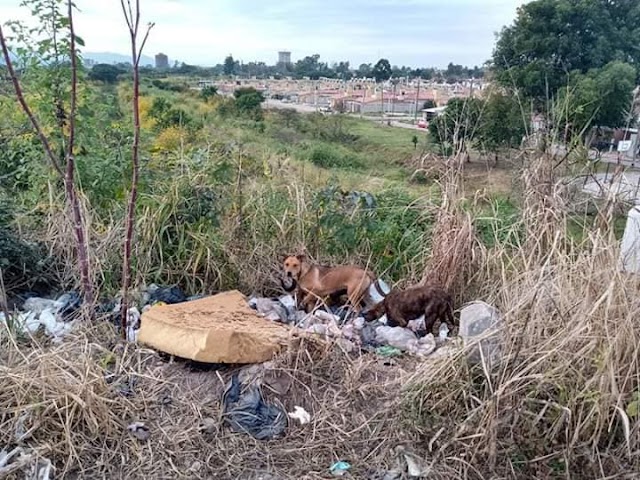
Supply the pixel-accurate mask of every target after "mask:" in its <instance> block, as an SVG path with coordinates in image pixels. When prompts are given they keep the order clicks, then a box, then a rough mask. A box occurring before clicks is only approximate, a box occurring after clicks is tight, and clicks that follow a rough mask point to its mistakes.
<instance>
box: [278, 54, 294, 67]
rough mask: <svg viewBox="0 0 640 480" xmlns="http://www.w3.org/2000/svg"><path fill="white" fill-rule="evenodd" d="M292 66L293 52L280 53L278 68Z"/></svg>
mask: <svg viewBox="0 0 640 480" xmlns="http://www.w3.org/2000/svg"><path fill="white" fill-rule="evenodd" d="M285 65H291V52H278V66H281V67H283V66H285Z"/></svg>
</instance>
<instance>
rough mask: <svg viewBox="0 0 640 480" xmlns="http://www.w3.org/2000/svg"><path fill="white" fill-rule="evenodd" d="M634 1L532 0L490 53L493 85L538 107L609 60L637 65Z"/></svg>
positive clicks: (639, 16) (638, 21)
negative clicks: (575, 76)
mask: <svg viewBox="0 0 640 480" xmlns="http://www.w3.org/2000/svg"><path fill="white" fill-rule="evenodd" d="M638 25H640V2H638V1H637V0H616V1H615V2H614V1H609V0H535V1H532V2H530V3H527V4H525V5H523V6H521V7H520V8H519V9H518V15H517V18H516V20H515V22H514V23H513V24H512V25H511V26H508V27H505V28H503V30H502V32H501V33H500V35H499V37H498V41H497V43H496V47H495V49H494V52H493V60H492V64H493V65H492V66H493V70H494V71H495V73H496V79H497V80H498V82H500V83H501V84H503V85H505V86H508V87H517V88H518V89H520V91H522V92H523V93H524V94H525V95H526V96H528V97H532V98H535V99H538V100H539V103H540V104H541V103H542V101H543V100H544V99H545V98H546V96H547V94H548V93H550V94H552V95H553V94H554V93H555V92H556V91H557V90H558V89H559V88H561V87H562V86H566V85H567V81H568V74H569V72H573V71H575V70H577V71H579V72H581V73H587V72H588V71H589V70H591V69H594V68H601V67H603V66H605V65H606V64H607V63H609V62H611V61H613V60H619V61H622V62H627V63H632V64H634V65H639V64H640V48H638V45H640V28H638Z"/></svg>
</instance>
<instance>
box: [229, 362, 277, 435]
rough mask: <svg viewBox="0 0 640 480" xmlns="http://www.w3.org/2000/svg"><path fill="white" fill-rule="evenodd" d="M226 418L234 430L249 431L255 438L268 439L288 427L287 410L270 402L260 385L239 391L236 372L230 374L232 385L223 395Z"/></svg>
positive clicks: (240, 387)
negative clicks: (265, 399) (264, 395)
mask: <svg viewBox="0 0 640 480" xmlns="http://www.w3.org/2000/svg"><path fill="white" fill-rule="evenodd" d="M222 406H223V409H224V410H223V411H224V417H225V422H226V423H227V424H228V425H229V426H230V427H231V430H232V431H234V432H244V433H248V434H249V435H251V436H252V437H254V438H255V439H257V440H268V439H271V438H274V437H277V436H278V435H280V434H282V432H284V430H285V428H287V412H286V411H284V409H282V408H281V407H279V406H277V405H269V404H267V403H265V401H264V399H263V398H262V392H260V389H259V388H258V387H257V386H255V385H252V386H250V387H249V388H248V389H247V390H246V391H245V392H244V393H242V385H241V383H240V379H239V378H238V374H237V373H236V374H234V375H233V377H231V385H230V386H229V387H228V388H227V389H226V390H225V392H224V394H223V395H222Z"/></svg>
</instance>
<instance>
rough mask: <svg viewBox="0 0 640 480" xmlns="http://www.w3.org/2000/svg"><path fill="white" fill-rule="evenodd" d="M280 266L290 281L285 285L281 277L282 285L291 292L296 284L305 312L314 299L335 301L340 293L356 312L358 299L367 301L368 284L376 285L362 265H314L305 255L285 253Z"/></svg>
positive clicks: (358, 305)
mask: <svg viewBox="0 0 640 480" xmlns="http://www.w3.org/2000/svg"><path fill="white" fill-rule="evenodd" d="M283 268H284V275H285V279H287V280H289V281H290V282H291V285H290V286H289V287H288V288H287V286H286V285H285V279H283V280H282V286H283V288H284V289H285V290H287V291H292V290H293V289H294V288H296V287H297V289H298V298H299V301H300V304H301V305H302V307H303V308H304V309H305V311H307V312H308V311H309V310H310V309H311V308H313V305H315V303H316V301H317V300H322V301H325V300H327V299H328V298H329V297H331V298H332V299H333V300H336V299H337V298H339V297H340V296H341V294H343V293H346V295H347V299H348V303H350V304H351V308H352V309H353V310H354V311H355V312H359V311H360V302H362V301H363V300H366V298H365V297H366V295H367V291H368V290H369V287H370V286H371V285H372V284H374V283H375V284H376V287H377V288H379V286H378V285H377V282H375V278H374V276H373V275H372V274H371V273H370V272H368V271H366V270H364V269H362V268H359V267H355V266H352V265H342V266H338V267H327V266H323V265H315V264H312V263H311V262H309V260H308V259H307V258H306V256H305V255H295V256H294V255H292V256H288V257H287V258H285V259H284V264H283Z"/></svg>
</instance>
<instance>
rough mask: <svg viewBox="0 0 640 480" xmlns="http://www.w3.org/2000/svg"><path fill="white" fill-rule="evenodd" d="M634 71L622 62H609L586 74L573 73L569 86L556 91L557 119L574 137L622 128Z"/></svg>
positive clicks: (628, 107)
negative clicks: (601, 129)
mask: <svg viewBox="0 0 640 480" xmlns="http://www.w3.org/2000/svg"><path fill="white" fill-rule="evenodd" d="M635 78H636V71H635V69H634V68H633V67H632V66H631V65H629V64H626V63H623V62H611V63H609V64H608V65H606V66H605V67H604V68H598V69H592V70H590V71H589V72H587V73H586V74H582V73H580V72H574V73H573V74H572V75H571V80H570V82H569V85H568V86H566V87H563V88H562V89H560V91H559V95H558V101H557V102H556V108H557V111H556V118H558V119H560V120H561V121H562V120H564V121H565V122H566V123H567V124H568V125H570V127H571V130H572V131H573V133H583V134H586V133H587V132H589V131H590V130H591V127H612V128H615V127H621V126H624V125H625V124H626V123H627V121H628V112H629V111H630V109H631V103H632V101H633V89H634V87H635Z"/></svg>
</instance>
